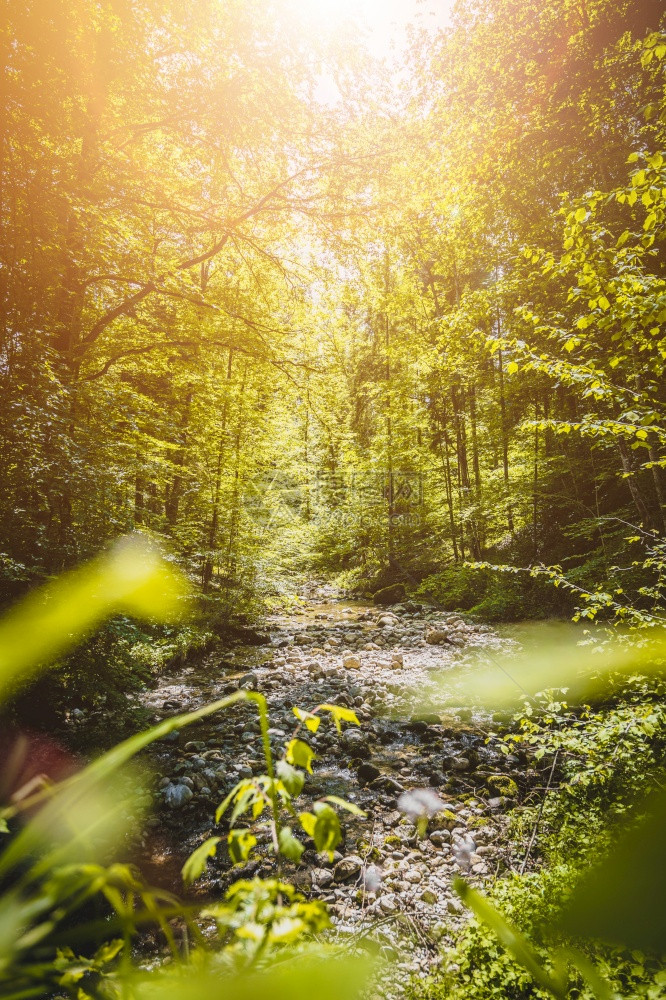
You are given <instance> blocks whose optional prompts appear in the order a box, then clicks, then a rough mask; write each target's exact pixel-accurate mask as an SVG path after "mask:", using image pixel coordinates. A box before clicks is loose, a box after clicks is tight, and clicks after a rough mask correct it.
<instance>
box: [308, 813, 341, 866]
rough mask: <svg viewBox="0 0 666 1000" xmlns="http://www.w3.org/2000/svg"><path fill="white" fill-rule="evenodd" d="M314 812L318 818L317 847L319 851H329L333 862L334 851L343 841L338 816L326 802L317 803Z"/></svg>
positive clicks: (315, 835) (316, 825) (316, 828)
mask: <svg viewBox="0 0 666 1000" xmlns="http://www.w3.org/2000/svg"><path fill="white" fill-rule="evenodd" d="M314 812H315V816H316V817H317V821H316V823H315V827H314V832H313V837H314V842H315V847H316V848H317V850H318V851H327V852H328V855H329V858H331V860H332V858H333V851H334V850H335V848H336V847H337V846H338V844H339V843H340V841H341V840H342V830H341V829H340V820H339V819H338V814H337V813H336V811H335V809H331V807H330V806H329V805H326V803H325V802H316V803H315V806H314Z"/></svg>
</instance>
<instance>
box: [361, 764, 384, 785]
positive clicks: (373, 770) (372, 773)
mask: <svg viewBox="0 0 666 1000" xmlns="http://www.w3.org/2000/svg"><path fill="white" fill-rule="evenodd" d="M380 774H381V772H380V770H379V768H378V767H375V765H374V764H368V763H365V764H361V766H360V767H359V769H358V770H357V772H356V776H357V777H358V780H359V781H360V782H361V784H364V785H367V784H369V783H370V782H371V781H374V780H375V778H378V777H379V775H380Z"/></svg>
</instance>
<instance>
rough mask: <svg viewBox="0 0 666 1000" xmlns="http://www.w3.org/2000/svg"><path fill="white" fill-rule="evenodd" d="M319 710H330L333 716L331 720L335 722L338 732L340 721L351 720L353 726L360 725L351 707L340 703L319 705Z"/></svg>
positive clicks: (340, 728)
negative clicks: (345, 706)
mask: <svg viewBox="0 0 666 1000" xmlns="http://www.w3.org/2000/svg"><path fill="white" fill-rule="evenodd" d="M319 708H320V710H321V711H322V712H330V714H331V716H332V717H333V722H334V723H335V728H336V729H337V731H338V732H341V731H342V726H341V725H340V723H341V722H351V723H352V724H353V725H355V726H360V725H361V723H360V722H359V720H358V716H357V715H356V712H354V711H353V710H352V709H351V708H344V707H343V706H342V705H328V704H326V705H320V706H319Z"/></svg>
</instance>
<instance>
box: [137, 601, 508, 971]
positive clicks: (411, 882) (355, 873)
mask: <svg viewBox="0 0 666 1000" xmlns="http://www.w3.org/2000/svg"><path fill="white" fill-rule="evenodd" d="M266 628H267V636H266V640H267V641H266V644H265V645H263V646H251V647H249V646H244V645H242V644H241V643H238V644H236V645H235V646H233V647H231V648H228V649H226V650H224V651H217V652H216V653H214V654H210V655H209V656H207V657H206V658H204V660H203V661H202V662H200V663H199V664H197V665H196V666H192V667H187V668H185V669H184V670H183V671H182V673H181V674H179V675H178V676H173V677H165V678H162V680H161V682H160V684H159V686H158V687H157V688H156V689H154V690H152V691H150V692H148V693H147V694H146V696H145V702H146V704H147V706H148V707H149V708H150V709H151V711H152V713H153V715H154V717H155V719H162V718H165V717H168V716H169V715H174V714H176V713H179V712H182V711H189V710H192V709H194V708H197V707H198V706H200V705H202V704H205V703H207V702H210V701H213V700H215V699H217V698H219V697H221V696H222V695H224V694H225V693H229V692H231V691H233V690H236V689H237V688H238V687H246V688H251V689H254V690H258V691H261V692H262V693H263V694H264V695H265V696H266V698H267V700H268V704H269V709H270V718H271V729H270V736H271V741H272V744H273V749H274V752H275V754H276V756H277V757H279V756H280V755H281V752H282V747H283V746H284V744H285V743H286V742H287V741H288V740H289V739H290V738H291V736H292V735H293V732H294V729H295V727H296V726H297V724H298V723H297V720H296V718H295V716H294V713H293V708H294V706H297V707H299V708H301V709H304V710H311V709H313V708H314V707H315V706H317V705H318V704H320V703H324V702H329V703H332V704H336V705H342V706H346V707H351V708H353V709H354V711H355V712H356V714H357V716H358V719H359V721H360V723H361V725H360V727H356V726H349V725H343V731H342V732H341V733H340V734H338V733H337V732H336V729H335V727H334V726H333V725H332V723H329V722H327V721H325V722H323V723H322V725H321V727H320V728H319V730H318V731H317V733H315V734H313V733H306V734H305V736H303V731H301V732H300V733H299V738H301V737H303V738H305V739H307V742H308V743H309V744H310V746H311V747H312V749H313V751H314V752H315V754H316V759H315V762H314V774H313V775H312V776H311V777H309V779H308V781H307V782H306V785H305V788H304V791H303V794H302V795H301V797H300V799H299V808H301V809H307V808H309V807H310V805H311V803H312V802H313V801H314V800H315V799H316V798H317V797H319V796H324V795H330V794H335V795H340V796H343V797H344V798H346V799H348V800H349V801H351V802H353V803H355V804H356V805H358V806H359V807H360V808H361V809H363V810H364V812H365V813H366V816H365V818H360V817H356V816H349V817H348V818H347V816H346V814H345V816H343V819H344V820H345V824H344V825H345V836H344V841H343V844H342V845H340V847H339V849H338V850H337V851H336V854H335V857H334V859H333V861H332V862H329V860H328V858H325V859H324V860H322V857H321V856H319V855H317V854H316V853H315V852H314V850H313V849H308V850H306V852H305V853H304V855H303V858H302V861H301V864H300V865H299V866H298V867H296V866H294V865H291V864H289V863H286V864H283V865H282V875H283V876H284V877H286V878H287V879H289V880H291V881H293V882H294V883H295V884H296V885H298V886H299V888H301V890H302V891H304V892H305V893H307V894H313V895H314V896H317V897H319V898H323V899H324V900H326V901H327V903H328V904H329V906H330V910H331V912H332V914H333V917H334V921H335V925H336V931H337V933H339V934H351V935H354V936H356V938H357V939H359V940H361V939H362V940H363V941H365V942H366V944H367V943H368V942H371V941H372V942H374V944H373V945H372V947H374V949H375V950H379V951H380V952H381V953H385V954H391V953H393V954H395V955H397V956H398V967H399V968H400V969H401V970H402V971H403V972H404V973H405V974H408V973H410V972H411V973H413V972H417V973H421V974H422V973H424V972H426V971H427V970H428V969H430V968H432V967H433V966H434V965H436V964H437V962H438V961H439V960H440V959H439V954H440V948H441V946H442V944H444V945H445V944H446V943H447V940H451V934H452V933H453V932H454V931H455V928H456V926H457V925H458V924H459V922H460V921H461V920H463V919H465V917H464V915H463V912H462V906H461V904H460V902H459V901H458V899H457V897H456V896H455V894H454V893H453V891H452V888H451V883H452V880H453V878H454V877H455V875H457V874H460V873H463V874H465V876H466V877H467V878H468V879H469V880H470V881H471V882H472V883H473V884H477V885H484V884H486V883H488V882H490V881H492V880H493V879H494V878H495V877H496V875H497V874H498V873H500V872H501V871H502V870H505V869H507V868H508V867H511V866H513V865H514V864H515V863H516V859H515V858H513V857H512V856H511V845H510V844H509V842H508V837H507V836H506V828H507V824H508V818H507V813H508V812H509V811H510V810H511V808H512V807H513V806H514V805H515V804H516V796H518V797H520V794H521V790H522V789H524V787H525V782H526V776H525V773H524V771H525V769H524V767H523V766H522V765H523V761H521V759H519V758H518V757H509V758H507V757H506V756H503V755H501V754H500V753H499V752H498V751H497V750H496V749H495V748H494V745H493V743H494V741H493V739H492V738H491V739H490V740H489V741H488V740H487V735H488V733H489V732H491V731H492V730H493V728H496V727H497V724H498V723H499V722H501V720H500V719H499V718H497V717H496V718H495V719H491V718H490V717H488V716H487V715H486V716H484V715H482V714H480V713H474V712H473V711H472V710H471V709H470V708H469V707H462V706H460V707H458V708H456V706H455V704H453V705H451V704H450V702H451V697H449V699H448V701H449V704H448V705H447V707H446V708H443V707H442V688H444V690H446V672H447V671H450V670H451V668H452V667H454V666H461V665H463V666H464V665H465V664H466V663H467V662H469V663H470V664H471V663H472V661H473V660H474V659H475V658H478V656H479V655H483V654H484V653H490V654H492V653H493V652H495V651H501V650H506V648H507V646H510V645H511V640H509V639H505V638H501V637H500V636H498V635H497V634H495V633H494V632H492V631H491V630H490V629H487V628H484V627H483V626H479V625H476V624H472V623H469V622H467V621H465V620H464V618H463V617H461V616H460V615H457V614H449V613H444V612H442V611H439V610H437V609H433V608H428V607H424V606H421V605H417V604H413V603H409V602H406V603H403V604H400V605H397V606H393V607H391V608H378V607H375V606H372V605H370V604H368V603H363V602H352V601H343V600H339V599H337V598H336V597H335V595H334V594H332V593H331V592H329V591H328V590H327V589H326V588H319V589H318V590H314V591H312V592H311V594H310V596H309V597H308V598H304V599H303V601H302V604H301V605H300V607H298V608H297V609H296V611H295V612H293V613H291V614H290V615H288V616H286V615H285V616H276V617H275V618H273V619H271V620H269V621H268V622H267V626H266ZM470 669H471V667H470ZM449 694H450V695H451V694H452V695H453V702H455V691H454V690H453V692H449ZM172 735H173V740H169V741H162V742H161V743H160V744H156V745H155V747H154V748H153V750H152V767H153V769H154V771H155V772H156V779H155V780H156V786H157V800H158V803H159V814H158V815H157V816H155V817H153V819H152V820H151V821H150V824H151V825H150V828H149V830H148V831H147V834H146V841H145V851H146V861H147V862H149V866H150V874H151V875H152V877H153V878H154V879H155V880H156V881H158V882H160V881H161V882H162V884H163V885H166V886H168V887H169V888H175V887H176V882H177V880H178V873H179V870H180V866H181V865H182V863H183V861H184V859H185V858H186V856H187V855H188V854H189V852H190V851H191V850H193V849H194V848H195V847H196V846H198V844H200V843H201V842H202V840H203V839H205V838H206V837H208V836H210V835H212V834H215V833H218V834H219V833H220V832H221V829H220V827H219V826H216V825H215V823H214V812H215V809H216V807H217V805H218V804H219V803H220V802H221V801H222V799H223V798H224V797H225V795H226V794H227V792H228V791H229V790H230V789H231V788H232V787H233V785H234V784H235V783H236V782H237V781H238V780H239V779H240V778H243V777H251V776H252V775H256V774H261V773H263V772H264V770H265V765H264V761H263V756H262V753H261V741H260V731H259V724H258V720H257V716H256V711H255V710H254V707H253V706H251V705H248V704H240V705H238V706H236V707H234V708H232V709H231V710H230V711H229V712H227V713H226V714H224V715H219V716H212V717H210V718H208V719H206V720H205V721H204V722H202V723H200V724H199V725H197V726H196V727H192V728H190V729H188V730H186V731H184V732H182V733H180V734H172ZM425 789H428V790H429V791H428V793H427V794H428V797H430V798H432V797H433V795H434V796H438V797H439V799H440V800H441V805H439V804H438V806H437V812H436V815H434V816H433V817H432V818H431V820H430V822H429V826H428V830H427V834H426V836H425V837H423V838H420V837H419V836H417V832H416V829H415V826H414V823H413V821H412V819H410V817H409V816H408V815H405V813H404V811H401V810H400V808H399V803H400V804H404V801H405V800H404V798H403V799H401V797H402V796H403V795H404V793H405V792H409V791H411V790H422V791H421V792H420V794H423V790H425ZM301 803H302V804H301ZM223 829H225V828H223ZM303 839H305V838H303ZM260 846H261V838H260ZM276 871H277V869H276V863H275V860H274V858H271V857H270V855H269V854H268V853H267V854H266V855H264V856H263V858H262V856H261V855H260V854H258V855H257V857H256V858H254V859H253V860H251V861H250V862H249V863H248V864H247V865H246V866H245V867H244V868H240V869H239V868H235V869H233V870H232V869H231V866H230V863H229V861H228V859H226V858H225V856H224V852H220V856H219V857H216V858H214V859H212V860H211V862H210V865H209V869H208V872H207V874H206V876H204V878H203V879H202V880H201V882H200V883H199V884H198V887H197V890H196V891H197V892H199V893H203V894H205V895H207V896H213V897H215V896H217V897H219V895H220V894H221V892H223V890H224V889H225V888H226V886H227V885H229V884H230V882H231V881H232V880H233V879H234V878H238V877H247V876H251V875H261V876H270V875H274V874H276Z"/></svg>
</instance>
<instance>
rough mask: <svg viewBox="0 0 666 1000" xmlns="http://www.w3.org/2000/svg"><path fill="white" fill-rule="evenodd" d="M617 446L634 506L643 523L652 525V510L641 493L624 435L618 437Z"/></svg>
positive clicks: (648, 525)
mask: <svg viewBox="0 0 666 1000" xmlns="http://www.w3.org/2000/svg"><path fill="white" fill-rule="evenodd" d="M617 447H618V451H619V452H620V460H621V462H622V471H623V472H624V475H625V478H626V480H627V485H628V487H629V492H630V493H631V498H632V500H633V501H634V506H635V507H636V510H637V511H638V516H639V518H640V520H641V523H642V524H643V525H644V526H645V527H646V528H647V527H650V525H651V518H650V511H649V510H648V506H647V503H646V502H645V498H644V496H643V494H642V493H641V489H640V486H639V485H638V482H637V479H636V469H635V466H634V463H633V460H632V457H631V455H630V454H629V448H628V447H627V442H626V441H625V439H624V438H623V437H619V438H618V439H617Z"/></svg>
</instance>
